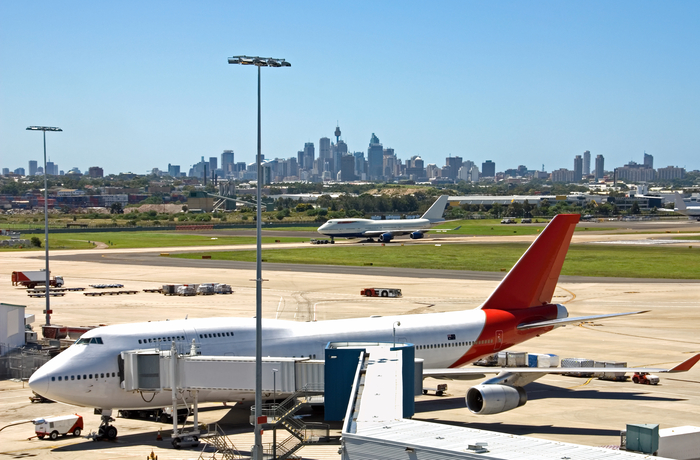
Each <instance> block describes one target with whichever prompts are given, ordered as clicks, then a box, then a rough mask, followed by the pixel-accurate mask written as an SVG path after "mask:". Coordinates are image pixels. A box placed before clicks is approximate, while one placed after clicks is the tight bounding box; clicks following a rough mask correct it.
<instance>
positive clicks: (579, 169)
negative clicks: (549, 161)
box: [574, 155, 583, 182]
mask: <svg viewBox="0 0 700 460" xmlns="http://www.w3.org/2000/svg"><path fill="white" fill-rule="evenodd" d="M582 174H583V158H581V155H576V156H575V157H574V182H579V181H580V180H581V178H582Z"/></svg>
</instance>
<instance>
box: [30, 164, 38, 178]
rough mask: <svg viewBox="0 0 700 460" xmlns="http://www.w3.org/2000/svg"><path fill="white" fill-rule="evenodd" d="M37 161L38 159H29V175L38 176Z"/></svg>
mask: <svg viewBox="0 0 700 460" xmlns="http://www.w3.org/2000/svg"><path fill="white" fill-rule="evenodd" d="M37 166H38V165H37V163H36V160H29V175H30V176H36V168H37Z"/></svg>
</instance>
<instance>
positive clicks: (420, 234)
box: [410, 232, 423, 240]
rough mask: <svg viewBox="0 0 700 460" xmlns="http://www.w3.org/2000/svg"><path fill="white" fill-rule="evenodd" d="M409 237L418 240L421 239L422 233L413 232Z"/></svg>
mask: <svg viewBox="0 0 700 460" xmlns="http://www.w3.org/2000/svg"><path fill="white" fill-rule="evenodd" d="M410 237H411V238H412V239H414V240H419V239H421V238H423V232H413V233H411V235H410Z"/></svg>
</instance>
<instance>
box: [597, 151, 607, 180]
mask: <svg viewBox="0 0 700 460" xmlns="http://www.w3.org/2000/svg"><path fill="white" fill-rule="evenodd" d="M603 176H605V158H603V155H597V156H596V157H595V178H596V180H600V179H602V178H603Z"/></svg>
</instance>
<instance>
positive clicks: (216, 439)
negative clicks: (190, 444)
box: [198, 423, 241, 460]
mask: <svg viewBox="0 0 700 460" xmlns="http://www.w3.org/2000/svg"><path fill="white" fill-rule="evenodd" d="M201 440H202V441H203V442H206V443H207V445H209V446H212V447H214V449H215V451H214V452H206V450H207V446H204V449H202V452H201V453H200V454H199V458H198V460H219V459H221V460H234V459H238V458H241V454H240V453H239V452H238V449H236V446H234V445H233V443H232V442H231V441H229V439H228V438H227V437H226V434H225V433H224V430H222V429H221V427H220V426H219V424H218V423H215V424H213V425H210V426H209V431H208V432H206V433H202V434H201ZM217 455H218V457H217Z"/></svg>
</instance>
